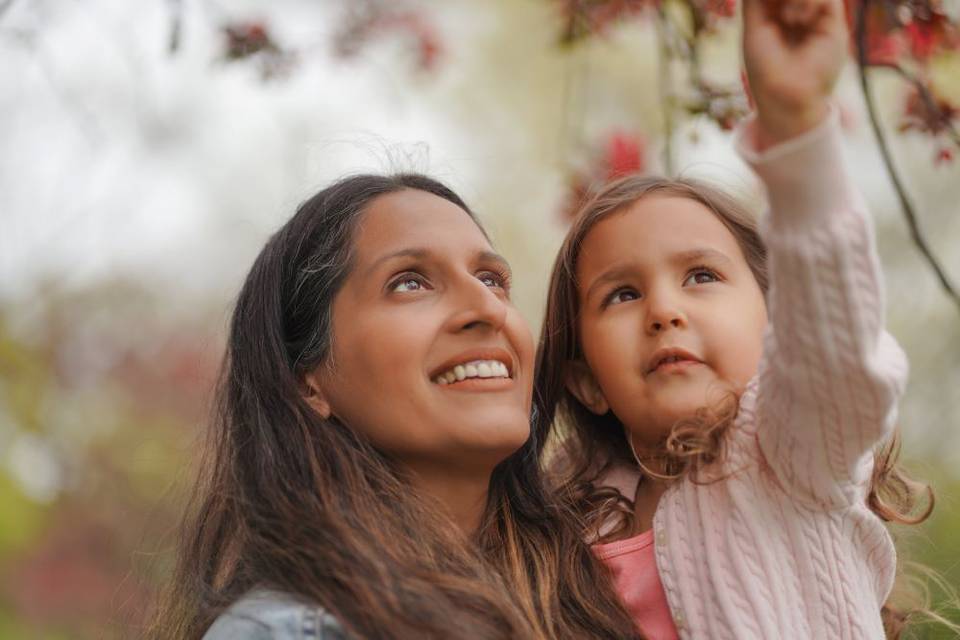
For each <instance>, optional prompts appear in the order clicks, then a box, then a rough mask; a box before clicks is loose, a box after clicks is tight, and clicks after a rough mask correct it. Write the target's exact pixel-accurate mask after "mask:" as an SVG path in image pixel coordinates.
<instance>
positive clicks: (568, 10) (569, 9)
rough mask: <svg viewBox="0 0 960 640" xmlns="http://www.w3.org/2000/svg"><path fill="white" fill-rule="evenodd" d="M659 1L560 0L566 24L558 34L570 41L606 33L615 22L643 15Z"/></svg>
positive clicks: (562, 40)
mask: <svg viewBox="0 0 960 640" xmlns="http://www.w3.org/2000/svg"><path fill="white" fill-rule="evenodd" d="M659 3H660V0H559V2H558V4H559V5H560V7H559V8H560V15H561V16H562V18H563V23H564V25H566V26H565V28H564V32H563V34H562V35H561V37H560V42H561V43H563V44H572V43H574V42H576V41H578V40H581V39H582V38H584V37H586V36H590V35H595V34H601V35H602V34H606V33H608V32H609V30H610V28H611V27H612V26H613V25H615V24H618V23H621V22H624V21H626V20H630V19H633V18H636V17H638V16H640V15H642V14H643V13H644V12H645V11H646V10H647V9H648V8H650V7H655V6H657V5H658V4H659Z"/></svg>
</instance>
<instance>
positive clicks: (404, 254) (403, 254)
mask: <svg viewBox="0 0 960 640" xmlns="http://www.w3.org/2000/svg"><path fill="white" fill-rule="evenodd" d="M433 254H434V252H433V251H431V250H429V249H426V248H423V247H409V248H407V249H400V250H398V251H393V252H391V253H388V254H387V255H385V256H380V257H379V258H377V259H376V260H374V261H373V264H371V265H370V266H369V267H368V268H367V270H366V274H367V275H369V274H371V273H373V272H374V271H376V270H377V268H379V267H380V265H382V264H383V263H385V262H389V261H390V260H396V259H397V258H416V259H418V260H424V259H427V258H429V257H430V256H431V255H433ZM477 259H478V260H480V261H483V262H496V263H497V264H499V265H500V266H501V267H502V268H503V269H504V271H506V272H507V273H508V274H509V273H512V270H511V269H510V263H509V262H507V259H506V258H504V257H503V256H501V255H500V254H499V253H495V252H493V251H480V252H478V254H477Z"/></svg>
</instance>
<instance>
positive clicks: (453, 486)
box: [413, 466, 492, 537]
mask: <svg viewBox="0 0 960 640" xmlns="http://www.w3.org/2000/svg"><path fill="white" fill-rule="evenodd" d="M491 471H492V470H491ZM413 476H414V484H416V485H417V487H418V488H419V489H420V490H421V491H423V492H424V493H425V494H426V495H428V496H430V497H431V498H433V499H434V500H436V501H437V502H439V503H440V505H441V506H442V507H444V508H445V509H446V510H447V512H448V514H449V515H450V517H451V518H452V519H453V521H454V522H455V523H456V524H457V526H458V527H459V528H460V530H461V531H462V532H463V533H464V535H466V536H468V537H469V536H473V535H474V534H475V533H476V531H477V529H478V528H479V526H480V521H481V519H482V518H483V512H484V510H485V509H486V506H487V496H488V494H489V490H490V473H486V474H483V473H470V472H456V471H454V470H451V469H450V468H442V469H439V468H435V467H432V466H427V467H425V468H424V467H418V468H416V469H414V470H413Z"/></svg>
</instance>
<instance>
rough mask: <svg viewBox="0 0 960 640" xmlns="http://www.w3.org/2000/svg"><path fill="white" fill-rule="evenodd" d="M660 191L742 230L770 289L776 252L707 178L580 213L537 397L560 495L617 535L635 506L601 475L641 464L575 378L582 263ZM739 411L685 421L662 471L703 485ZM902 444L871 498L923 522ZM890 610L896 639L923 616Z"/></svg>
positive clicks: (755, 269)
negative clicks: (611, 228) (609, 226)
mask: <svg viewBox="0 0 960 640" xmlns="http://www.w3.org/2000/svg"><path fill="white" fill-rule="evenodd" d="M653 196H656V197H681V198H689V199H691V200H694V201H696V202H699V203H700V204H702V205H704V206H705V207H706V208H707V209H708V210H710V211H711V212H713V214H714V215H716V216H717V218H718V219H719V220H720V221H721V222H723V224H724V225H725V226H726V227H727V229H729V230H730V233H732V234H733V237H734V238H735V239H736V241H737V244H738V245H739V247H740V249H741V251H742V252H743V255H744V257H745V258H746V261H747V264H748V266H749V267H750V270H751V272H752V273H753V276H754V278H755V279H756V281H757V284H759V286H760V289H761V290H762V291H763V292H764V294H766V292H767V289H768V286H769V280H768V276H767V252H766V248H765V246H764V244H763V241H762V239H761V237H760V234H759V233H758V229H757V222H756V218H755V216H753V215H752V214H751V213H750V211H749V210H747V209H746V208H745V207H744V206H743V205H741V204H740V203H739V202H737V200H736V199H734V198H732V197H731V196H729V195H727V194H726V193H724V192H723V191H721V190H719V189H717V188H715V187H713V186H711V185H709V184H707V183H704V182H701V181H698V180H693V179H688V178H682V179H665V178H658V177H649V176H636V175H634V176H628V177H625V178H622V179H620V180H617V181H615V182H612V183H610V184H609V185H607V186H605V187H604V188H603V189H601V190H600V191H599V192H598V193H597V194H596V195H594V196H593V197H592V198H591V199H590V200H588V201H587V203H586V204H585V205H584V206H583V207H582V209H581V210H580V212H579V214H578V215H577V216H576V217H575V218H574V222H573V224H572V226H571V228H570V230H569V231H568V233H567V236H566V239H565V240H564V242H563V244H562V246H561V248H560V252H559V255H558V256H557V259H556V262H555V263H554V266H553V272H552V275H551V278H550V287H549V293H548V298H547V310H546V314H545V317H544V323H543V329H542V331H541V334H540V345H539V349H538V351H537V364H536V374H535V387H534V398H535V400H536V402H537V405H538V406H537V408H538V424H539V425H540V428H539V430H541V431H542V432H543V433H544V434H546V436H545V438H546V440H547V451H548V453H549V455H550V457H549V459H548V461H547V464H548V465H550V466H551V470H552V475H553V476H554V481H555V482H556V486H557V488H558V490H559V493H560V495H561V496H563V497H564V499H565V500H567V501H568V502H569V503H570V504H571V506H572V508H573V509H574V510H575V511H576V512H578V513H580V514H581V516H582V518H583V520H584V523H585V527H586V532H587V533H588V534H589V532H595V531H598V530H599V528H600V524H601V523H604V524H606V525H608V526H609V524H611V523H612V524H613V528H612V530H609V532H608V533H607V539H609V538H617V537H620V536H622V535H623V534H624V533H626V532H629V531H632V530H633V527H634V512H633V503H632V502H631V501H630V500H629V499H627V498H626V497H624V496H623V495H621V494H620V493H619V492H618V491H617V490H616V489H613V488H609V487H601V486H599V480H600V478H601V477H603V476H604V475H605V474H606V473H607V472H608V471H610V470H611V469H612V468H613V467H615V466H618V465H636V464H637V462H638V461H637V460H636V459H635V457H634V454H633V452H632V449H631V445H630V443H629V441H628V439H627V436H626V434H625V432H624V427H623V425H622V424H621V423H620V421H619V420H618V419H617V417H616V416H615V415H613V413H612V412H608V413H606V414H605V415H600V416H598V415H596V414H594V413H592V412H591V411H590V410H588V409H587V408H586V407H585V406H584V405H583V404H581V403H580V402H579V401H578V400H577V398H576V396H574V395H573V394H572V393H571V392H570V391H569V390H568V389H567V387H566V384H565V381H566V376H567V371H568V367H569V366H570V365H571V363H574V362H580V361H583V359H584V356H583V352H582V350H581V347H580V336H579V334H578V332H579V311H580V310H579V297H578V291H577V278H576V270H577V260H578V258H579V255H580V247H581V246H582V244H583V241H584V239H585V238H586V236H587V234H588V233H589V232H590V230H591V229H592V228H593V227H594V226H595V225H596V224H597V223H598V222H600V221H601V220H603V219H605V218H607V217H608V216H610V215H612V214H614V213H617V212H619V211H622V210H623V208H624V207H627V206H629V205H631V204H632V203H634V202H637V201H638V200H640V199H642V198H646V197H653ZM736 413H737V398H735V397H734V398H729V399H727V401H725V402H723V403H721V404H720V405H718V406H715V407H704V408H703V409H702V410H701V411H700V412H698V413H697V415H695V416H692V417H691V418H688V419H685V420H683V421H681V422H679V423H678V424H676V425H675V426H674V427H673V429H672V430H671V432H670V433H669V434H668V436H667V437H666V438H665V440H664V441H663V446H662V451H661V453H660V458H659V459H658V460H657V463H658V464H657V467H658V469H661V470H664V472H665V475H666V476H667V477H668V478H669V479H679V478H681V477H683V476H685V475H689V476H690V477H691V479H693V480H694V481H703V480H702V476H701V473H700V472H702V471H705V470H707V469H708V468H710V467H712V466H713V465H714V463H715V462H717V461H718V460H720V459H722V457H723V456H724V443H725V440H726V439H725V437H724V435H725V433H726V431H727V430H728V429H729V427H730V425H731V424H732V423H733V420H734V418H735V417H736ZM899 450H900V448H899V436H898V434H896V433H895V434H894V435H893V437H891V438H890V439H889V440H888V441H887V442H885V443H883V444H882V445H881V446H880V447H879V448H878V449H877V450H876V452H875V454H874V468H873V477H872V478H871V483H870V488H869V492H868V495H867V504H868V505H869V507H870V509H871V510H873V512H874V513H876V514H877V515H878V516H879V517H880V518H881V519H883V520H884V521H885V522H896V523H901V524H917V523H919V522H922V521H924V520H926V519H927V517H929V515H930V513H931V511H932V510H933V503H934V501H933V492H932V490H931V489H930V487H929V486H928V485H924V484H921V483H918V482H916V481H914V480H912V479H911V478H910V477H909V476H908V475H907V474H906V473H905V472H904V471H903V469H902V468H901V467H900V466H899V465H898V464H897V459H898V456H899ZM923 497H926V501H923V500H922V498H923ZM898 580H899V579H898ZM895 591H896V590H895ZM882 613H883V617H884V624H885V625H886V628H887V631H888V637H890V638H898V637H899V636H900V634H901V632H902V629H903V626H904V624H905V623H906V621H907V620H908V619H909V618H910V617H911V616H912V615H913V613H914V612H913V611H904V610H901V609H898V608H896V607H895V606H893V605H892V604H891V603H889V602H888V603H887V605H885V606H884V608H883V612H882Z"/></svg>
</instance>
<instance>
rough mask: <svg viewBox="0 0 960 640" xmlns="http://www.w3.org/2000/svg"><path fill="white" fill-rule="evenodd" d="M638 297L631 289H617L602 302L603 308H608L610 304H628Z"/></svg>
mask: <svg viewBox="0 0 960 640" xmlns="http://www.w3.org/2000/svg"><path fill="white" fill-rule="evenodd" d="M639 297H640V295H639V294H638V293H637V292H636V291H634V290H633V289H626V288H624V289H617V290H616V291H614V292H613V293H611V294H610V295H609V296H607V299H606V300H605V301H604V306H605V307H608V306H610V305H612V304H620V303H621V302H629V301H631V300H636V299H637V298H639Z"/></svg>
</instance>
